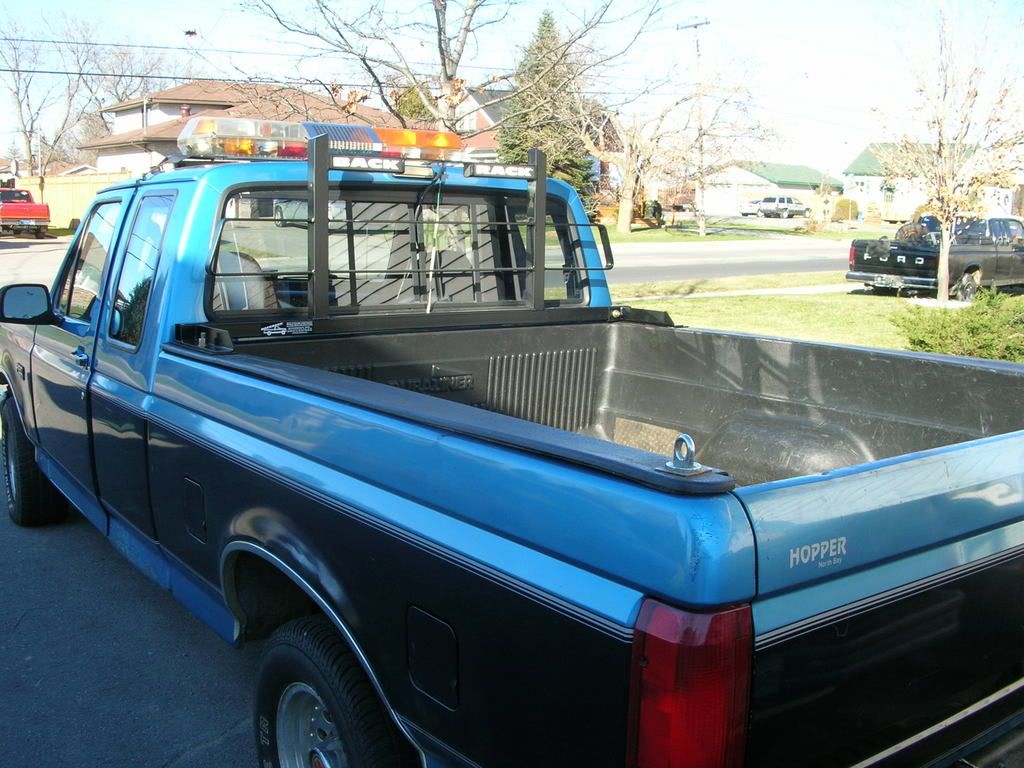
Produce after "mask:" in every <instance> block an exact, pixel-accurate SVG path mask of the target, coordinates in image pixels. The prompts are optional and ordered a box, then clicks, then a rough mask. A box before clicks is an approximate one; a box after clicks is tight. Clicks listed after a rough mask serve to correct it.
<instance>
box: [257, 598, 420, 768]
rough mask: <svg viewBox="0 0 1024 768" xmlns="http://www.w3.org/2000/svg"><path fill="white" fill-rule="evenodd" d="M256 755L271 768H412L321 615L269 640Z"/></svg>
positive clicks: (408, 753) (407, 751)
mask: <svg viewBox="0 0 1024 768" xmlns="http://www.w3.org/2000/svg"><path fill="white" fill-rule="evenodd" d="M255 725H256V751H257V754H258V756H259V765H260V766H267V767H271V768H412V767H413V766H415V765H416V761H415V759H414V756H413V755H412V750H411V748H410V747H409V746H408V744H407V743H406V742H405V741H404V740H403V738H402V736H401V734H400V733H399V732H398V729H397V728H396V727H395V725H394V724H393V723H392V722H391V720H390V719H389V718H388V716H387V713H386V712H385V711H384V707H383V705H382V704H381V701H380V699H379V698H378V697H377V694H376V692H375V691H374V689H373V686H372V685H371V684H370V681H369V679H368V678H367V677H366V674H365V673H364V672H363V669H362V667H361V666H360V665H359V661H358V660H357V659H356V657H355V654H354V653H353V652H352V650H351V648H349V646H348V644H346V643H345V641H344V639H343V638H342V637H341V635H339V634H338V632H337V630H335V628H334V627H333V626H332V625H331V623H330V622H329V621H328V620H327V619H326V617H323V616H309V617H305V618H301V619H296V620H294V621H291V622H289V623H288V624H285V625H284V626H283V627H281V628H280V629H278V630H277V631H276V632H275V633H274V634H273V636H272V637H271V638H270V640H269V641H267V645H266V647H265V648H264V650H263V656H262V658H261V660H260V669H259V672H258V675H257V682H256V722H255Z"/></svg>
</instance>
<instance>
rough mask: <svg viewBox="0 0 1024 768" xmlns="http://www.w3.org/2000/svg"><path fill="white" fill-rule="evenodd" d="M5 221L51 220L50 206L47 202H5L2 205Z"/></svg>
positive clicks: (1, 211) (0, 210)
mask: <svg viewBox="0 0 1024 768" xmlns="http://www.w3.org/2000/svg"><path fill="white" fill-rule="evenodd" d="M0 219H2V220H3V221H29V220H31V221H49V220H50V206H48V205H46V203H4V204H3V205H0Z"/></svg>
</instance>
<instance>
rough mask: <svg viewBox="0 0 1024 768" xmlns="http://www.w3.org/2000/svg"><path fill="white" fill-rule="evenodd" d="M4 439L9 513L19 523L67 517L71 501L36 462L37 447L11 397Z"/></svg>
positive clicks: (2, 414)
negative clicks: (34, 445) (27, 433)
mask: <svg viewBox="0 0 1024 768" xmlns="http://www.w3.org/2000/svg"><path fill="white" fill-rule="evenodd" d="M0 421H2V423H3V439H2V440H0V453H2V455H3V465H4V466H3V469H4V472H3V475H4V492H5V494H6V496H7V514H9V515H10V516H11V520H13V521H14V522H15V524H17V525H22V526H36V525H47V524H49V523H56V522H59V521H60V520H63V519H64V517H65V516H66V515H67V512H68V502H67V499H65V498H64V497H63V496H61V494H60V491H58V490H57V489H56V488H54V487H53V483H51V482H50V481H49V480H47V479H46V477H45V475H43V473H42V472H41V471H40V470H39V465H38V464H36V459H35V448H34V447H33V445H32V443H31V442H30V441H29V439H28V435H26V434H25V428H24V427H23V426H22V424H21V418H20V417H19V416H18V409H17V407H16V406H15V405H14V400H13V399H12V398H10V397H8V398H7V399H6V400H4V404H3V408H0Z"/></svg>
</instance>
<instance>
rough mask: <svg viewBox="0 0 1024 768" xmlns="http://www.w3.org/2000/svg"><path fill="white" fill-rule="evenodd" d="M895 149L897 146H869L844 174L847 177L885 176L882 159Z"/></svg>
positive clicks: (885, 144) (888, 144)
mask: <svg viewBox="0 0 1024 768" xmlns="http://www.w3.org/2000/svg"><path fill="white" fill-rule="evenodd" d="M895 149H896V145H895V144H890V143H881V144H868V145H867V146H866V147H864V151H863V152H861V153H860V154H859V155H857V157H855V158H854V159H853V162H852V163H850V164H849V165H848V166H847V168H846V170H845V171H843V173H844V174H846V175H847V176H885V168H884V165H883V163H882V157H884V156H885V155H886V154H888V153H891V152H893V151H894V150H895Z"/></svg>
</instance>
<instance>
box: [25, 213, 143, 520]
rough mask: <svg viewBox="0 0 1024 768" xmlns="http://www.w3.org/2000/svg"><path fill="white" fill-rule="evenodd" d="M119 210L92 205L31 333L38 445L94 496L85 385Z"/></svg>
mask: <svg viewBox="0 0 1024 768" xmlns="http://www.w3.org/2000/svg"><path fill="white" fill-rule="evenodd" d="M124 194H127V193H124ZM123 207H124V195H123V194H122V195H114V196H110V197H107V198H105V199H102V200H100V201H98V202H96V203H95V204H94V205H93V208H92V210H91V211H90V213H89V216H88V218H87V219H86V222H85V224H84V225H83V227H82V228H81V229H80V230H79V234H78V237H77V238H76V239H75V242H74V243H73V244H72V246H71V251H70V252H69V254H68V258H67V259H66V260H65V264H64V268H63V271H62V273H61V276H60V277H59V279H58V281H57V286H56V287H55V290H54V294H55V299H54V303H55V305H56V306H55V307H54V312H55V314H56V319H55V320H54V322H53V324H51V325H41V326H39V327H38V328H37V329H36V338H35V346H34V347H33V348H32V383H33V402H34V405H35V415H36V429H37V435H38V439H39V444H40V446H41V447H42V449H43V450H44V451H45V452H46V453H47V454H48V455H49V457H50V458H51V459H53V461H54V462H55V463H56V464H57V465H59V467H60V468H61V469H62V470H63V471H64V473H66V474H67V475H68V476H69V477H70V478H71V479H72V480H74V481H75V482H76V483H77V485H79V486H80V488H81V490H84V491H86V492H87V493H89V494H95V491H96V488H95V483H94V481H93V472H92V457H91V453H90V448H89V401H88V396H87V386H88V383H89V376H90V373H91V370H92V355H93V350H94V348H95V344H96V326H97V323H98V321H99V315H100V303H101V301H100V298H99V297H100V296H101V295H102V292H103V285H104V282H105V280H106V268H107V256H108V254H109V252H110V250H111V248H112V247H113V245H114V241H115V239H116V235H117V232H118V231H119V228H120V223H121V216H122V212H123ZM93 522H99V521H93Z"/></svg>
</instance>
